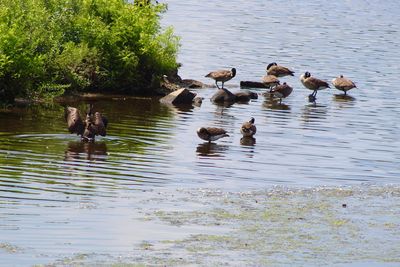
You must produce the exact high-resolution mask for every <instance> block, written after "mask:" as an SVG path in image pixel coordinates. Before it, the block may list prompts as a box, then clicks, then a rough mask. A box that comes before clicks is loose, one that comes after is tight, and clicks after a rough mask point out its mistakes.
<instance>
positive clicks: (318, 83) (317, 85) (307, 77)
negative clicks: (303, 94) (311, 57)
mask: <svg viewBox="0 0 400 267" xmlns="http://www.w3.org/2000/svg"><path fill="white" fill-rule="evenodd" d="M300 81H301V83H302V84H303V85H304V87H306V88H307V89H310V90H313V91H314V92H313V93H312V94H311V95H309V100H310V101H311V102H315V100H316V96H317V92H318V91H319V90H322V89H326V88H330V87H329V84H328V83H327V82H325V81H323V80H320V79H317V78H314V77H311V73H309V72H308V71H306V72H305V73H304V74H302V75H301V76H300Z"/></svg>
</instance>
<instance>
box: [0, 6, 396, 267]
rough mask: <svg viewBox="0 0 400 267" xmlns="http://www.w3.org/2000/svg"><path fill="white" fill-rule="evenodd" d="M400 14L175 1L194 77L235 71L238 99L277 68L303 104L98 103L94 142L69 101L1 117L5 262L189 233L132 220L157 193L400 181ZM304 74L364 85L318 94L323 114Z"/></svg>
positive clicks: (186, 65)
mask: <svg viewBox="0 0 400 267" xmlns="http://www.w3.org/2000/svg"><path fill="white" fill-rule="evenodd" d="M399 8H400V4H399V3H398V2H396V1H385V2H382V1H314V2H313V3H307V4H306V3H303V2H301V1H299V2H291V1H283V2H282V1H229V2H218V1H175V0H174V1H169V9H168V12H167V13H166V14H165V15H164V20H163V24H164V25H171V24H172V25H174V27H175V30H176V32H177V34H178V35H180V36H181V37H182V40H181V43H182V47H181V53H180V55H179V61H180V62H181V63H182V64H183V66H182V68H181V70H180V75H181V76H182V77H183V78H193V79H198V80H201V81H203V82H206V83H212V81H211V80H207V78H205V77H204V75H205V74H207V73H208V72H209V71H211V70H215V69H221V68H230V67H236V68H237V70H238V74H237V77H235V78H234V79H233V80H232V81H229V82H227V83H226V88H228V89H230V90H231V91H233V92H236V91H239V90H241V89H240V88H239V86H238V84H239V81H241V80H252V81H259V80H260V78H261V76H262V75H264V73H265V67H266V65H267V64H268V63H270V62H272V61H276V62H278V63H280V64H282V65H287V66H289V67H290V68H291V69H293V70H294V71H295V72H296V76H295V77H285V78H282V79H281V80H282V81H286V82H288V83H289V84H290V85H291V86H293V87H294V92H293V94H292V95H291V96H289V97H288V98H287V99H285V100H284V101H283V103H282V104H281V105H279V104H277V103H274V102H271V101H268V100H266V99H265V98H264V97H263V96H262V95H261V93H262V92H263V90H254V91H257V92H258V93H259V94H260V95H259V98H258V99H257V100H252V101H251V102H249V103H248V104H234V105H232V106H229V107H223V106H218V105H215V104H212V103H211V102H209V98H210V97H211V96H212V94H213V93H214V92H215V89H213V88H210V89H201V90H198V91H197V92H198V94H199V95H200V96H202V97H204V98H205V100H204V103H203V104H202V106H201V107H192V108H176V107H167V106H163V105H161V104H159V102H158V99H150V98H138V99H110V100H99V101H96V102H95V103H94V104H95V109H97V110H99V111H101V112H103V113H104V114H105V115H106V116H107V117H108V119H109V121H110V125H109V129H108V135H107V137H104V138H98V139H97V140H96V143H94V144H87V143H81V142H80V141H79V138H78V137H77V136H74V135H70V134H68V132H67V130H66V126H65V122H64V121H63V107H62V106H61V105H60V104H54V105H53V106H50V107H45V108H43V107H31V108H17V109H14V110H12V111H10V112H2V113H0V164H1V165H0V242H1V244H3V245H2V246H0V265H3V264H4V265H10V264H14V265H29V264H33V263H46V262H51V261H53V260H54V259H56V258H58V257H64V256H68V255H71V254H73V253H94V252H96V253H110V254H112V255H114V254H118V253H124V252H126V251H130V249H131V246H133V245H134V244H136V243H137V242H140V241H141V240H144V239H153V238H156V237H157V238H163V237H168V236H171V235H172V236H173V237H177V236H179V234H180V233H179V229H178V230H175V232H173V233H171V231H174V230H171V229H170V228H168V229H164V227H163V226H162V225H156V226H154V227H151V226H150V225H151V224H150V223H147V222H146V223H140V222H138V221H137V220H135V218H136V217H137V214H136V213H137V212H136V210H135V209H136V208H137V207H136V206H135V203H136V200H135V199H136V198H137V197H139V195H140V198H143V197H145V195H146V191H148V190H153V189H156V190H158V189H161V190H175V189H176V188H193V187H194V188H199V187H205V188H216V189H217V188H219V189H224V190H232V191H241V190H251V189H259V188H268V187H270V186H272V185H283V186H295V187H314V186H321V185H329V186H343V185H354V184H355V185H357V184H361V183H373V184H390V183H394V184H398V183H399V179H400V177H399V174H400V141H399V139H398V137H399V136H400V128H399V120H400V93H399V88H398V87H399V86H398V85H399V83H400V75H399V74H400V67H399V66H400V65H399V64H398V62H400V56H399V53H398V51H399V46H400V34H399V29H400V17H399V16H398V14H397V13H398V10H399ZM304 71H310V72H311V73H312V74H313V75H315V76H317V77H319V78H321V79H325V80H327V81H330V80H331V79H332V78H334V77H335V76H337V75H339V74H344V75H345V76H348V77H350V78H351V79H352V80H354V81H355V82H356V84H357V86H358V89H354V90H352V91H350V92H349V94H350V96H349V97H346V98H344V97H343V96H342V95H341V92H340V91H337V90H335V89H329V90H325V91H321V92H319V93H318V100H317V104H316V105H313V104H310V103H308V102H307V95H308V94H309V93H310V92H309V91H307V89H305V88H303V86H302V85H301V83H300V81H299V79H298V76H299V75H300V74H301V73H302V72H304ZM68 104H70V105H74V106H77V107H80V108H81V110H83V109H84V108H85V103H84V102H72V103H71V102H70V103H68ZM250 117H254V118H255V121H256V125H257V130H258V131H257V134H256V136H255V137H256V142H255V144H252V145H251V144H247V145H246V144H241V142H240V138H241V135H240V132H239V127H240V125H241V124H242V123H243V122H244V121H247V120H249V119H250ZM201 126H218V127H223V128H225V129H226V130H227V131H228V132H229V134H230V137H228V138H225V139H221V140H218V141H216V142H215V143H211V144H208V143H204V142H203V141H202V140H200V139H199V138H198V137H197V135H196V129H197V128H198V127H201ZM143 191H145V192H143ZM4 244H7V246H6V245H4ZM8 245H10V246H15V247H16V249H15V250H16V251H17V252H15V253H10V250H12V249H6V248H7V247H8ZM4 247H6V248H4Z"/></svg>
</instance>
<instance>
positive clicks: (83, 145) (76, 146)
mask: <svg viewBox="0 0 400 267" xmlns="http://www.w3.org/2000/svg"><path fill="white" fill-rule="evenodd" d="M106 157H107V145H106V143H103V142H94V143H93V142H69V143H68V147H67V150H66V151H65V160H66V161H76V160H82V159H86V160H90V161H92V160H97V161H104V160H106Z"/></svg>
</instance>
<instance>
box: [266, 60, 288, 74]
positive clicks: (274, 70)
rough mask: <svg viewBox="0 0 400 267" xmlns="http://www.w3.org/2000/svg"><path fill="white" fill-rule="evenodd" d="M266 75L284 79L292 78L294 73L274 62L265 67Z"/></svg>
mask: <svg viewBox="0 0 400 267" xmlns="http://www.w3.org/2000/svg"><path fill="white" fill-rule="evenodd" d="M267 74H268V75H274V76H276V77H284V76H288V75H290V76H294V71H292V70H290V69H288V68H286V67H284V66H281V65H278V64H276V62H272V63H270V64H268V66H267Z"/></svg>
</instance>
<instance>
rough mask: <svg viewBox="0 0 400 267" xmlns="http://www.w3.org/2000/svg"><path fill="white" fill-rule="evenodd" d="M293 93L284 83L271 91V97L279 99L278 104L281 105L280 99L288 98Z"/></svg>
mask: <svg viewBox="0 0 400 267" xmlns="http://www.w3.org/2000/svg"><path fill="white" fill-rule="evenodd" d="M292 91H293V88H292V87H290V86H289V85H288V84H287V83H286V82H284V83H283V84H281V85H278V86H276V87H275V88H273V89H272V92H271V93H272V95H273V96H274V97H276V98H279V104H281V103H282V98H286V97H288V96H289V95H290V94H291V93H292Z"/></svg>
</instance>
